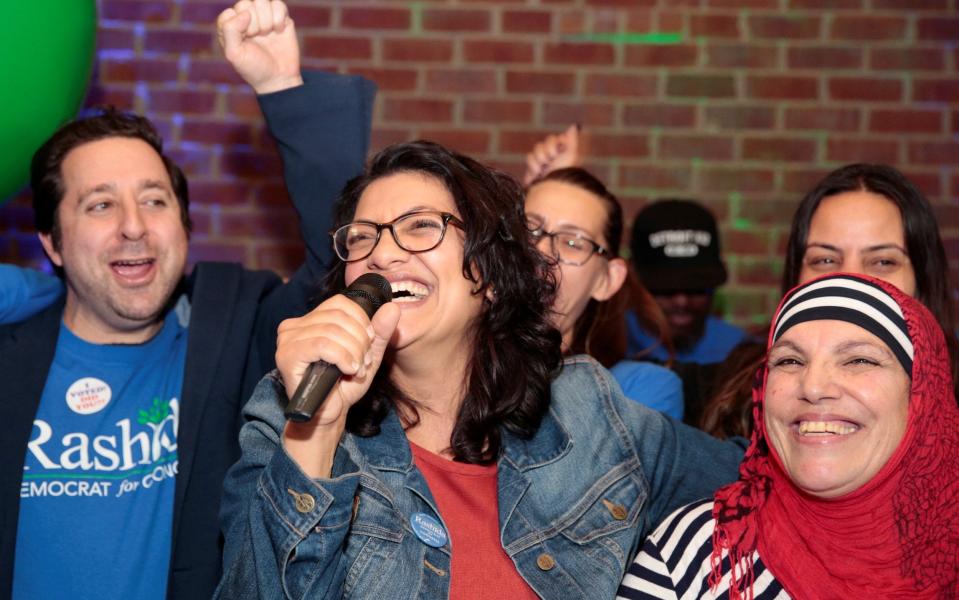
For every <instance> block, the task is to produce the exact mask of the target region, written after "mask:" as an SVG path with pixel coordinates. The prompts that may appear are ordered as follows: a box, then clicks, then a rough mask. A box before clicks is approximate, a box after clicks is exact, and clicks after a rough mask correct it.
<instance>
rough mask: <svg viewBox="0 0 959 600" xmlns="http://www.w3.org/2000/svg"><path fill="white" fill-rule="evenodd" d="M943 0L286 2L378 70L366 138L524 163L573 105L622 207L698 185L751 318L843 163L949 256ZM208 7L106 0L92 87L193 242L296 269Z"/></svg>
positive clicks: (10, 256) (243, 97)
mask: <svg viewBox="0 0 959 600" xmlns="http://www.w3.org/2000/svg"><path fill="white" fill-rule="evenodd" d="M956 2H957V0H458V1H457V0H448V1H443V0H435V1H430V0H426V1H421V2H402V1H399V0H393V1H390V0H379V1H372V0H371V1H363V0H350V1H349V2H344V1H340V0H317V1H312V2H306V1H304V0H300V1H298V2H293V3H291V13H292V15H293V17H294V18H295V19H296V22H297V26H298V29H299V31H300V34H301V41H302V44H303V50H304V53H305V56H306V60H305V63H306V65H307V66H310V67H316V68H322V69H330V70H339V71H345V72H353V73H362V74H365V75H366V76H368V77H370V78H372V79H373V80H375V81H376V82H377V83H378V84H379V88H380V94H379V97H378V100H377V105H376V112H375V132H374V136H373V146H374V148H375V149H377V148H380V147H382V146H383V145H384V144H387V143H390V142H396V141H404V140H408V139H411V138H417V137H424V138H431V139H435V140H438V141H440V142H442V143H445V144H448V145H450V146H451V147H453V148H456V149H458V150H460V151H462V152H466V153H469V154H472V155H475V156H477V157H479V158H481V159H485V160H487V161H490V162H492V163H494V164H496V165H499V166H501V167H504V168H506V169H508V170H510V171H512V172H513V173H516V174H519V173H520V172H521V170H522V164H523V155H524V154H525V152H526V151H527V149H529V148H530V147H531V145H532V143H534V142H535V141H536V140H537V139H539V138H540V137H541V136H543V135H544V134H546V133H550V132H554V131H558V130H560V129H562V128H563V127H565V126H566V125H567V124H568V123H570V122H575V121H578V122H581V123H582V124H583V125H584V127H585V128H586V129H587V130H588V131H589V132H591V154H592V158H591V159H590V161H589V163H588V166H589V167H590V168H592V169H594V170H595V171H596V172H597V173H598V174H599V175H600V176H601V177H602V178H604V179H605V180H606V181H607V182H608V183H609V184H610V185H611V187H612V188H613V189H614V190H615V191H616V192H617V193H618V194H620V196H621V197H622V198H623V199H624V201H625V203H626V207H627V216H629V217H631V216H632V215H633V214H634V213H635V211H636V210H637V209H638V208H639V207H640V206H641V205H642V203H643V202H644V201H646V200H648V199H650V198H655V197H659V196H691V197H695V198H699V199H701V200H703V201H704V202H706V203H707V204H708V205H709V206H710V207H712V208H713V210H714V211H715V212H716V213H717V215H718V216H719V218H720V220H721V224H722V230H723V234H724V236H725V237H724V243H725V248H726V252H727V259H728V263H729V266H730V273H731V282H730V284H729V286H728V287H727V290H726V294H725V298H724V306H725V309H726V311H727V314H728V315H729V316H731V317H732V318H733V319H735V320H737V321H738V322H740V323H744V324H748V323H753V324H758V323H763V322H764V321H765V319H766V318H767V315H768V313H769V312H770V311H771V310H772V309H773V308H774V306H775V300H776V299H777V295H778V291H777V290H778V285H777V281H778V275H779V272H780V269H781V267H782V259H781V251H782V248H783V246H784V243H785V239H786V235H787V229H786V228H787V226H788V221H789V218H790V216H791V213H792V210H793V208H794V206H795V204H796V202H797V201H798V199H799V198H800V197H801V195H802V194H803V192H804V191H805V190H806V189H807V188H808V187H809V186H810V185H811V184H812V183H813V182H814V181H815V180H816V179H818V178H819V177H820V176H821V175H823V174H824V173H825V172H827V171H828V170H830V169H832V168H835V167H837V166H840V165H842V164H844V163H848V162H852V161H881V162H888V163H892V164H895V165H898V166H899V167H901V168H902V169H903V170H904V171H905V172H906V173H907V174H908V175H910V176H911V177H912V178H913V179H914V180H915V181H916V182H917V183H918V184H919V186H920V187H921V188H922V189H923V190H924V191H925V192H926V194H928V195H929V196H930V197H931V198H932V199H933V201H934V202H935V203H936V208H937V211H938V212H939V216H940V225H941V227H942V229H943V232H944V235H945V239H946V245H947V250H948V252H949V254H950V256H951V257H952V259H953V266H954V267H959V204H957V199H959V172H957V170H956V165H957V164H959V141H956V134H957V133H959V77H957V63H959V51H957V49H956V47H955V41H956V40H957V39H959V11H957V10H956V8H957V7H956ZM223 7H224V4H223V3H221V2H205V1H201V0H183V1H179V2H173V1H162V0H150V1H141V0H101V2H100V17H101V27H100V31H99V39H98V45H99V54H98V60H97V63H96V67H95V73H94V82H93V87H92V90H91V92H90V96H89V98H88V101H87V103H88V104H94V103H112V104H115V105H117V106H120V107H123V108H132V109H134V110H137V111H140V112H143V113H146V114H147V115H148V116H150V117H151V118H153V119H154V120H155V121H156V122H157V123H158V124H159V125H160V127H161V128H162V131H163V132H164V134H165V137H166V138H167V140H168V142H169V145H170V147H171V149H172V153H173V155H174V156H175V157H176V158H177V160H179V161H180V162H181V164H182V165H183V166H184V167H185V169H186V171H187V172H188V174H189V175H190V181H191V186H192V197H193V218H194V221H195V223H196V230H195V235H194V239H193V242H192V244H193V245H192V252H191V259H192V260H200V259H226V260H239V261H243V262H245V263H246V264H248V265H250V266H255V267H264V268H271V269H276V270H278V271H280V272H283V273H289V272H290V271H291V270H292V269H293V267H294V266H295V265H296V264H297V263H298V261H299V260H300V258H301V254H302V253H301V250H300V244H299V243H298V242H296V241H291V240H295V239H296V237H297V234H296V226H295V222H294V216H293V213H292V210H290V209H289V208H288V206H287V199H286V197H285V193H284V191H283V187H282V181H281V180H280V179H279V177H278V175H279V173H280V165H279V161H278V158H277V155H276V153H275V151H274V149H273V147H272V142H271V141H270V140H269V138H268V136H267V135H266V134H265V132H264V130H263V128H262V125H261V122H260V115H259V111H258V109H257V106H256V103H255V101H254V99H253V97H252V96H251V94H250V92H248V91H247V90H246V89H245V88H244V86H243V85H242V84H241V82H240V81H239V80H238V78H237V77H236V76H235V75H233V73H232V72H231V70H230V68H229V67H228V66H227V65H226V64H225V62H224V61H223V59H222V58H221V57H220V55H219V53H218V51H217V48H216V45H215V41H214V38H213V35H212V25H211V24H212V22H213V20H214V19H215V17H216V15H217V14H218V12H219V11H220V10H221V9H222V8H223ZM30 230H31V212H30V208H29V203H28V202H27V201H26V199H25V198H24V197H21V198H19V199H17V200H15V201H13V202H11V203H8V204H7V205H4V206H3V207H0V232H2V233H0V235H2V237H0V260H3V261H7V262H16V263H24V264H40V263H42V262H43V261H42V251H41V250H40V249H39V246H38V244H36V242H35V241H34V238H33V236H32V234H31V233H30ZM957 275H959V273H956V272H954V273H953V276H954V277H956V276H957ZM957 280H959V278H957Z"/></svg>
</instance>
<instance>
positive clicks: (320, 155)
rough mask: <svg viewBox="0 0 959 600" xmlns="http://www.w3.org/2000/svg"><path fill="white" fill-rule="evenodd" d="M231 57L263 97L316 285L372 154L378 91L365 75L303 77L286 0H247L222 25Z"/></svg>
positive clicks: (226, 15) (227, 12) (220, 21)
mask: <svg viewBox="0 0 959 600" xmlns="http://www.w3.org/2000/svg"><path fill="white" fill-rule="evenodd" d="M217 32H218V38H219V40H220V43H221V45H222V46H223V52H224V54H225V55H226V58H227V60H229V61H230V63H231V64H232V65H233V67H234V68H235V69H236V71H237V73H239V74H240V76H241V77H243V79H244V80H245V81H246V82H247V83H249V84H250V86H251V87H252V88H253V89H254V91H256V93H257V97H258V100H259V102H260V107H261V108H262V110H263V115H264V117H265V118H266V123H267V126H268V127H269V130H270V133H271V134H272V135H273V137H274V138H275V139H276V141H277V144H278V146H279V149H280V155H281V157H282V159H283V170H284V178H285V181H286V187H287V190H288V191H289V193H290V197H291V198H292V200H293V205H294V207H295V208H296V211H297V213H298V214H299V216H300V231H301V233H302V234H303V239H304V241H305V242H306V247H307V263H306V268H307V271H306V272H305V273H301V275H300V276H303V277H305V278H307V279H308V280H309V282H310V283H313V282H316V281H319V279H320V277H321V276H322V275H323V274H324V273H325V271H326V268H327V266H328V265H329V262H330V261H331V260H332V258H333V254H332V249H331V245H330V239H329V235H328V234H329V230H330V228H331V226H332V206H333V203H334V201H335V199H336V198H337V196H338V195H339V193H340V191H341V190H342V189H343V186H344V185H345V184H346V182H347V181H349V180H350V179H351V178H353V177H354V176H356V175H358V174H359V173H360V172H361V171H362V169H363V164H364V162H365V160H366V154H367V152H368V150H369V138H370V123H371V119H372V113H373V99H374V97H375V93H376V87H375V86H374V85H373V83H372V82H370V81H368V80H366V79H364V78H362V77H360V76H357V75H352V76H349V75H336V74H331V73H320V72H306V73H301V71H300V49H299V44H298V43H297V38H296V27H295V24H294V22H293V20H292V19H291V18H290V16H289V15H288V13H287V9H286V5H285V4H284V3H283V2H281V1H279V0H272V1H271V0H240V2H237V3H236V4H235V5H234V6H233V7H232V8H228V9H226V10H225V11H223V13H221V14H220V17H219V18H218V19H217Z"/></svg>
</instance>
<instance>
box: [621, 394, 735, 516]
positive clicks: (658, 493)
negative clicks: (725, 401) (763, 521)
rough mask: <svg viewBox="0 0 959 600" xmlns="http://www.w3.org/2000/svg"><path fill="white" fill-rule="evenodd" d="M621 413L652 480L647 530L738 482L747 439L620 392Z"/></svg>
mask: <svg viewBox="0 0 959 600" xmlns="http://www.w3.org/2000/svg"><path fill="white" fill-rule="evenodd" d="M620 398H622V400H621V409H620V411H621V414H622V418H623V420H624V421H625V422H626V423H627V426H628V427H629V429H630V431H631V433H632V436H633V439H634V442H635V444H636V447H637V452H638V454H639V457H640V460H641V461H642V463H643V471H644V472H645V474H646V478H647V480H648V481H649V502H648V512H647V519H648V522H647V523H646V526H647V527H648V529H646V531H652V529H653V528H655V526H656V525H657V524H658V523H659V522H660V521H662V520H663V519H664V518H666V516H667V515H669V514H670V513H671V512H673V511H674V510H676V509H677V508H679V507H681V506H684V505H686V504H689V503H691V502H694V501H696V500H702V499H704V498H709V497H710V496H712V495H713V493H714V492H715V491H716V490H717V489H719V488H720V487H722V486H724V485H726V484H727V483H732V482H733V481H735V480H736V479H737V477H738V475H739V463H740V462H741V461H742V458H743V454H744V452H745V449H744V447H743V443H742V442H743V440H742V439H733V440H727V441H722V440H719V439H717V438H714V437H712V436H711V435H708V434H707V433H705V432H703V431H700V430H698V429H693V428H692V427H689V426H688V425H684V424H683V423H681V422H679V421H676V420H675V419H671V418H669V417H667V416H665V415H663V414H662V413H659V412H655V411H652V410H649V409H648V408H647V407H645V406H643V405H641V404H639V403H638V402H634V401H632V400H629V399H627V398H625V397H623V396H620Z"/></svg>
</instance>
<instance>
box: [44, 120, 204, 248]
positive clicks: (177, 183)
mask: <svg viewBox="0 0 959 600" xmlns="http://www.w3.org/2000/svg"><path fill="white" fill-rule="evenodd" d="M115 137H118V138H133V139H138V140H143V141H144V142H146V143H147V144H149V145H150V147H151V148H153V149H154V150H155V151H156V153H157V154H158V155H159V156H160V160H162V161H163V166H164V167H165V168H166V171H167V175H168V176H169V177H170V184H171V185H172V186H173V193H174V194H175V195H176V199H177V202H178V203H179V204H180V220H181V221H182V222H183V228H184V229H185V230H186V231H187V233H188V234H189V232H190V230H191V229H192V227H193V223H192V222H191V221H190V210H189V209H190V194H189V191H188V189H187V181H186V176H185V175H184V174H183V171H181V170H180V167H178V166H177V165H176V163H174V162H173V160H172V159H170V157H168V156H166V155H165V154H163V140H162V139H161V138H160V134H159V133H157V130H156V128H155V127H154V126H153V123H151V122H150V121H149V119H147V118H146V117H141V116H139V115H135V114H132V113H126V112H122V111H119V110H116V109H115V108H112V107H108V108H104V109H102V110H100V111H99V112H98V114H96V115H94V116H91V117H86V118H82V119H77V120H74V121H70V122H69V123H67V124H66V125H63V126H62V127H60V128H59V129H58V130H57V131H56V132H55V133H54V134H53V135H52V136H50V138H49V139H48V140H47V141H46V142H44V143H43V145H42V146H40V148H39V149H38V150H37V151H36V152H35V153H34V155H33V160H32V161H31V163H30V187H31V189H32V190H33V223H34V225H35V226H36V228H37V231H39V232H40V233H48V234H50V236H51V238H52V240H53V246H54V247H55V248H59V247H60V221H59V218H58V217H57V208H58V207H59V206H60V201H61V200H63V194H64V192H65V190H64V185H63V168H62V167H63V159H64V158H66V156H67V154H69V153H70V151H71V150H73V149H75V148H77V147H79V146H82V145H83V144H87V143H90V142H96V141H99V140H103V139H107V138H115Z"/></svg>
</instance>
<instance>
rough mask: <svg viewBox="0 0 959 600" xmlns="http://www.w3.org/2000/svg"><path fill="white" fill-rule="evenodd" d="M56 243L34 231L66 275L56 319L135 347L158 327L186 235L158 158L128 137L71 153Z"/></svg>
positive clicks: (96, 338) (91, 337)
mask: <svg viewBox="0 0 959 600" xmlns="http://www.w3.org/2000/svg"><path fill="white" fill-rule="evenodd" d="M61 172H62V179H63V188H64V194H63V198H62V200H61V201H60V204H59V206H58V207H57V218H58V220H59V226H60V239H59V244H57V245H54V243H53V239H52V237H51V235H50V234H40V240H41V242H42V243H43V246H44V249H45V250H46V251H47V254H48V255H49V256H50V258H51V260H52V261H53V263H54V264H56V265H57V266H59V267H62V268H63V270H64V273H65V275H66V283H67V300H66V309H65V311H64V316H63V319H64V322H65V323H66V325H67V327H69V328H70V330H71V331H72V332H73V333H75V334H76V335H77V336H79V337H81V338H83V339H85V340H87V341H90V342H95V343H137V342H142V341H144V340H146V339H149V337H151V336H152V335H153V334H154V333H155V332H156V331H157V330H158V329H159V327H160V325H161V324H162V311H163V308H164V306H165V305H166V303H167V301H168V300H169V299H170V296H171V294H172V293H173V290H174V288H175V287H176V285H177V283H178V282H179V280H180V278H181V277H182V275H183V269H184V266H185V264H186V255H187V232H186V229H185V228H184V225H183V222H182V220H181V216H180V205H179V203H178V202H177V199H176V196H175V195H174V193H173V189H172V186H171V183H170V178H169V175H168V174H167V171H166V168H165V167H164V165H163V162H162V160H161V159H160V156H159V155H158V154H157V153H156V152H155V151H154V150H153V148H151V147H150V146H149V145H148V144H147V143H146V142H144V141H142V140H139V139H135V138H120V137H115V138H106V139H103V140H99V141H95V142H88V143H86V144H83V145H81V146H78V147H76V148H74V149H73V150H71V151H70V152H69V153H68V154H67V155H66V157H65V158H64V160H63V164H62V167H61Z"/></svg>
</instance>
